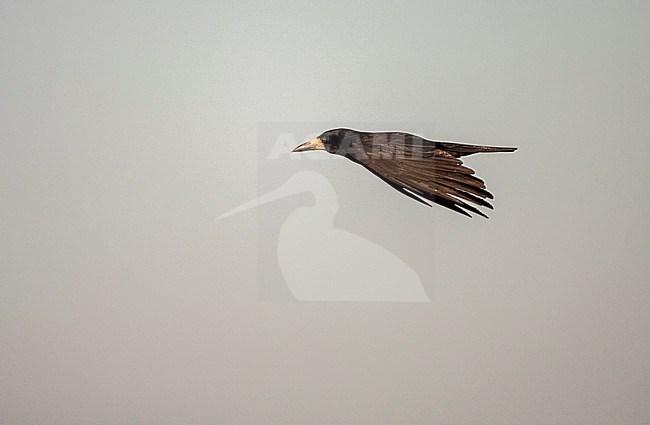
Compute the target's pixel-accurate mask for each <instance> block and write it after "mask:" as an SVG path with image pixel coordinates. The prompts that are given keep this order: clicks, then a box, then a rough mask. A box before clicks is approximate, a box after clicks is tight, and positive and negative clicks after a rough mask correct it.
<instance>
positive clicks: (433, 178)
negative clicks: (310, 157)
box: [293, 128, 517, 218]
mask: <svg viewBox="0 0 650 425" xmlns="http://www.w3.org/2000/svg"><path fill="white" fill-rule="evenodd" d="M516 149H517V148H513V147H496V146H478V145H466V144H461V143H454V142H446V141H438V140H428V139H425V138H423V137H420V136H417V135H414V134H410V133H404V132H364V131H357V130H352V129H348V128H337V129H332V130H328V131H325V132H324V133H322V134H321V135H320V136H318V137H317V138H315V139H312V140H310V141H308V142H305V143H303V144H301V145H300V146H298V147H296V148H295V149H294V150H293V152H304V151H310V150H325V151H327V152H329V153H331V154H334V155H341V156H344V157H346V158H348V159H350V160H351V161H353V162H356V163H357V164H360V165H361V166H363V167H365V168H366V169H367V170H369V171H370V172H372V173H373V174H375V175H376V176H378V177H379V178H381V179H382V180H384V182H386V183H388V184H389V185H390V186H392V187H393V188H394V189H396V190H398V191H399V192H401V193H403V194H404V195H406V196H408V197H410V198H412V199H415V200H417V201H419V202H421V203H423V204H425V205H428V206H431V204H429V203H428V202H427V201H431V202H434V203H436V204H438V205H441V206H443V207H446V208H449V209H451V210H453V211H456V212H458V213H461V214H464V215H466V216H468V217H471V215H470V214H469V213H468V211H469V212H473V213H475V214H478V215H481V216H483V217H485V218H487V216H486V215H485V214H484V213H483V212H482V211H480V210H479V209H478V208H476V207H475V206H474V205H476V206H481V207H486V208H490V209H493V207H492V205H491V204H490V203H489V202H488V201H487V200H486V199H492V198H493V196H492V194H491V193H490V192H488V191H487V190H486V187H485V182H484V181H483V180H481V179H479V178H478V177H476V176H474V170H472V169H471V168H469V167H467V166H465V165H463V162H462V161H461V160H460V158H461V157H463V156H467V155H473V154H475V153H484V152H514V151H515V150H516ZM470 203H471V204H474V205H471V204H470Z"/></svg>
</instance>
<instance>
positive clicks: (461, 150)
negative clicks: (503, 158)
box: [441, 142, 517, 158]
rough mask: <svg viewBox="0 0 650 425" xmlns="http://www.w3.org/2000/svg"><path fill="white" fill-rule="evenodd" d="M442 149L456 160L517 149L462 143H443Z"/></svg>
mask: <svg viewBox="0 0 650 425" xmlns="http://www.w3.org/2000/svg"><path fill="white" fill-rule="evenodd" d="M441 145H442V148H443V149H444V150H446V151H448V152H450V153H451V154H453V155H454V156H455V157H456V158H458V157H461V156H467V155H473V154H475V153H484V152H485V153H498V152H514V151H516V150H517V148H513V147H507V146H478V145H463V144H460V143H450V142H442V143H441Z"/></svg>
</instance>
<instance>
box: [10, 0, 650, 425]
mask: <svg viewBox="0 0 650 425" xmlns="http://www.w3.org/2000/svg"><path fill="white" fill-rule="evenodd" d="M648 22H650V6H649V4H648V3H647V2H643V1H639V2H576V1H574V2H561V3H560V2H558V3H549V2H523V1H517V2H515V1H512V2H355V3H354V4H350V2H320V3H307V2H305V3H297V2H296V3H290V2H277V1H274V2H259V3H252V2H251V3H248V4H240V2H234V1H233V2H198V1H196V2H167V3H163V2H72V1H65V2H64V1H60V2H27V1H15V2H13V1H12V2H10V1H3V2H2V3H1V5H0V43H1V44H0V47H1V48H0V63H2V65H1V66H0V131H1V136H0V137H1V144H0V191H1V192H0V196H1V198H0V202H1V204H0V205H1V208H0V214H2V216H1V217H2V219H1V221H0V240H1V241H2V243H1V245H0V247H1V249H2V256H1V259H0V279H1V284H0V358H1V359H2V360H1V361H0V423H3V424H4V423H7V424H9V423H12V424H20V423H30V424H54V423H56V424H64V423H95V424H104V423H132V424H140V423H142V424H144V423H158V424H175V423H196V424H198V423H205V424H211V423H232V424H325V423H331V424H337V423H338V424H342V423H350V424H352V423H364V424H383V423H385V424H389V423H390V424H430V423H453V424H472V423H473V424H479V423H480V424H485V423H503V424H505V423H526V424H527V423H531V424H533V423H584V424H587V423H588V424H609V423H620V424H639V423H648V422H649V421H650V407H649V406H650V385H649V380H650V378H649V376H650V362H649V361H648V359H650V331H649V330H648V329H650V327H649V325H650V289H649V288H650V285H649V284H648V277H647V276H648V274H649V273H650V267H649V266H648V263H647V258H648V254H649V246H650V235H649V227H648V224H647V220H648V213H650V196H649V195H650V193H649V191H650V167H649V166H648V163H649V160H650V158H649V155H648V142H649V136H650V124H649V123H650V120H649V119H648V117H649V116H650V79H649V78H648V75H650V51H649V48H648V46H650V30H649V29H648V28H649V27H648ZM264 122H274V123H278V122H280V123H282V122H288V123H289V122H290V123H300V122H329V123H332V122H334V123H336V122H341V123H350V122H352V123H354V122H376V123H382V122H385V123H388V124H389V125H390V124H391V123H395V122H415V123H430V125H427V124H423V125H421V126H416V127H417V128H412V129H410V128H402V130H412V131H416V132H419V133H421V134H423V133H426V134H424V135H426V136H428V137H432V138H438V139H447V140H456V141H463V142H467V143H477V144H494V145H515V146H519V148H520V149H519V151H518V152H517V153H516V154H515V155H494V156H487V155H484V156H481V157H470V158H468V160H467V163H468V164H469V165H470V166H471V167H473V168H475V169H477V170H478V175H480V176H481V177H484V178H485V179H486V180H487V183H488V185H489V188H490V190H491V191H492V192H493V193H495V195H496V200H495V205H496V210H495V211H493V212H492V213H491V214H490V216H491V218H490V220H483V219H480V218H478V219H474V220H469V219H466V218H464V217H462V216H460V215H458V214H453V213H450V212H448V211H445V210H443V209H441V208H436V209H433V210H432V209H428V208H425V207H423V206H421V205H418V204H417V203H415V202H413V201H410V200H408V199H407V198H405V197H403V196H400V195H399V194H398V193H396V192H395V193H393V192H394V191H392V192H391V189H390V188H389V187H387V186H386V185H384V184H382V183H381V182H380V181H379V180H377V179H376V178H375V177H374V176H372V175H370V174H369V173H366V172H364V171H363V170H362V169H361V168H360V167H356V166H354V164H352V163H349V162H346V161H344V160H339V161H326V162H324V163H321V164H320V165H318V171H319V172H320V173H322V174H324V175H325V176H326V177H328V178H330V179H331V180H330V181H331V182H332V185H333V186H334V187H335V189H336V191H337V196H338V201H339V203H340V205H341V209H340V210H339V215H338V216H337V219H336V220H337V221H336V222H337V223H338V224H340V225H341V226H343V227H346V228H347V229H348V230H350V231H352V230H354V229H353V227H354V226H359V232H361V233H363V234H366V235H367V234H370V233H374V234H378V235H385V236H381V237H380V236H378V238H384V239H382V240H390V247H389V248H390V249H391V250H392V252H394V253H398V254H399V255H400V256H401V258H405V257H406V259H408V258H409V255H408V254H406V255H404V254H403V253H405V252H413V251H418V252H420V251H422V252H425V253H428V252H430V253H431V254H430V255H431V261H432V263H433V267H431V268H425V269H424V270H429V269H430V270H431V274H432V275H431V276H427V277H426V278H427V283H426V284H427V291H428V294H429V296H430V298H431V300H432V302H431V303H424V304H408V303H310V302H307V303H305V302H296V301H283V302H268V301H264V300H262V299H260V296H259V277H258V275H257V273H256V267H255V265H256V264H257V263H258V258H257V257H258V252H260V251H259V250H258V249H257V248H258V247H257V242H256V241H257V239H256V233H257V232H258V227H259V226H258V222H257V220H256V218H255V217H256V215H255V212H253V211H250V212H248V213H242V214H240V215H237V216H233V217H231V218H229V219H228V220H227V221H220V222H216V223H215V222H214V218H215V217H216V216H218V215H220V214H221V213H223V212H224V211H227V210H229V209H230V208H233V207H235V206H237V205H239V204H241V203H243V202H245V201H248V200H250V199H252V198H254V197H255V196H256V195H257V192H258V191H257V188H258V181H257V159H256V158H257V157H256V155H257V147H258V146H260V143H261V141H260V140H258V132H257V131H258V128H259V125H260V123H264ZM320 130H322V129H320V128H317V129H314V131H315V132H318V131H320ZM341 176H344V177H343V178H341ZM285 178H286V170H282V172H279V173H278V182H277V184H278V185H280V184H281V183H282V182H283V181H284V180H285ZM340 182H346V183H348V184H340ZM352 182H353V183H354V184H351V183H352ZM265 184H267V185H268V186H269V187H272V186H274V184H273V183H269V182H266V183H265ZM304 200H305V202H307V203H309V200H308V199H307V198H305V199H304ZM287 202H289V203H288V204H287V203H282V202H281V201H280V202H279V203H276V204H269V205H267V206H266V207H265V208H267V209H269V208H270V209H271V210H272V209H273V208H279V209H280V211H281V212H282V213H283V214H284V213H288V212H290V211H289V209H288V208H287V206H288V205H295V202H296V200H295V199H294V200H292V201H287ZM274 205H275V206H274ZM267 211H268V210H267ZM369 214H370V215H373V216H374V214H378V215H377V216H376V217H377V222H378V223H380V224H379V225H376V226H373V227H372V228H370V229H369V228H365V227H364V226H367V225H366V224H364V223H367V221H366V220H367V217H368V216H369ZM262 248H263V247H262ZM268 248H269V250H271V251H273V250H274V249H275V247H274V246H270V247H268ZM262 251H263V250H262ZM419 258H420V259H419V260H418V261H421V258H422V257H419ZM414 267H416V268H418V270H423V269H422V268H421V267H420V266H418V265H417V264H415V265H414ZM356 278H359V276H355V275H354V274H351V276H350V279H356Z"/></svg>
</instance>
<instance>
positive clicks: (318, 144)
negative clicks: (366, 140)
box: [292, 128, 356, 155]
mask: <svg viewBox="0 0 650 425" xmlns="http://www.w3.org/2000/svg"><path fill="white" fill-rule="evenodd" d="M354 133H356V132H355V131H354V130H350V129H347V128H335V129H333V130H327V131H325V132H324V133H321V135H320V136H318V137H316V138H315V139H311V140H309V141H307V142H305V143H303V144H301V145H299V146H297V147H296V148H295V149H294V150H293V151H292V152H305V151H316V150H325V151H327V152H329V153H333V154H339V155H343V154H345V152H343V151H344V150H346V149H345V148H346V146H347V143H345V141H347V139H348V137H346V136H349V135H351V134H354Z"/></svg>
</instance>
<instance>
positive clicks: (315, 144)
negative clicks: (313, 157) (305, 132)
mask: <svg viewBox="0 0 650 425" xmlns="http://www.w3.org/2000/svg"><path fill="white" fill-rule="evenodd" d="M323 150H325V145H324V144H323V141H322V140H321V139H318V138H316V139H311V140H310V141H308V142H305V143H303V144H302V145H300V146H297V147H296V148H295V149H294V150H292V151H291V152H304V151H323Z"/></svg>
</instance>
